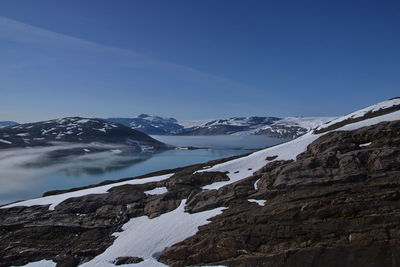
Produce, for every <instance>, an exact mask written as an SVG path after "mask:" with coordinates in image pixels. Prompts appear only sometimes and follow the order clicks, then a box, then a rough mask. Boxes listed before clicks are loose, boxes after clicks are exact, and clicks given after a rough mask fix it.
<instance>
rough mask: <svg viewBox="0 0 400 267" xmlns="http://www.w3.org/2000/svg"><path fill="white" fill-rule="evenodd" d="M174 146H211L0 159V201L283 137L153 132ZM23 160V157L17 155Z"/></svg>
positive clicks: (209, 156)
mask: <svg viewBox="0 0 400 267" xmlns="http://www.w3.org/2000/svg"><path fill="white" fill-rule="evenodd" d="M154 137H155V138H156V139H159V140H160V141H162V142H165V143H167V144H171V145H174V146H197V147H210V148H209V149H197V150H183V149H175V150H168V151H164V152H161V153H145V154H132V155H127V156H120V155H115V154H110V153H100V154H98V155H96V156H90V157H85V158H77V159H70V160H68V161H65V162H61V163H60V162H58V163H57V164H51V163H49V164H48V165H49V166H45V167H29V168H27V167H15V166H12V168H11V167H10V168H7V166H4V165H1V161H0V204H4V203H9V202H13V201H16V200H22V199H30V198H35V197H40V196H41V195H42V194H43V193H44V192H46V191H49V190H56V189H67V188H73V187H78V186H84V185H89V184H95V183H99V182H101V181H104V180H117V179H121V178H126V177H134V176H138V175H142V174H146V173H149V172H154V171H159V170H163V169H171V168H176V167H182V166H187V165H191V164H195V163H202V162H206V161H209V160H214V159H220V158H225V157H230V156H234V155H240V154H245V153H249V152H251V151H252V150H251V149H256V148H261V147H265V146H269V145H274V144H277V143H280V142H283V140H278V139H271V138H267V137H264V136H154ZM19 158H20V159H21V160H25V159H24V158H23V157H16V160H14V161H18V159H19Z"/></svg>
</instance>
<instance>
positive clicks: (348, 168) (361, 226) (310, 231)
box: [161, 121, 400, 266]
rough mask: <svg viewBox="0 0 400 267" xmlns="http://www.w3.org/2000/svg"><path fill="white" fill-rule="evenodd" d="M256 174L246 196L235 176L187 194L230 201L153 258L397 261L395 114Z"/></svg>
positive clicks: (398, 137)
mask: <svg viewBox="0 0 400 267" xmlns="http://www.w3.org/2000/svg"><path fill="white" fill-rule="evenodd" d="M255 176H257V177H256V178H260V180H259V181H258V183H257V186H258V190H257V191H254V189H250V187H249V189H248V190H247V193H248V195H247V196H246V193H245V192H244V193H243V194H239V195H237V196H235V197H232V196H233V195H235V188H237V186H238V185H236V186H234V185H228V186H225V187H223V188H220V189H219V190H218V191H215V190H214V191H205V192H202V193H199V194H197V195H196V196H194V197H193V199H192V202H194V200H195V199H200V200H201V201H198V202H195V203H193V204H192V203H191V202H189V203H188V209H189V210H190V204H192V209H193V207H198V206H200V207H204V206H207V205H210V206H213V205H212V204H213V203H214V202H219V203H220V204H221V205H226V204H227V202H228V203H229V208H228V209H227V210H225V211H224V212H223V213H222V214H221V215H218V216H216V217H215V218H213V220H212V222H211V223H210V224H207V225H204V226H202V227H200V230H199V232H198V233H197V234H196V235H194V236H192V237H190V238H188V239H186V240H184V241H182V242H180V243H178V244H175V245H174V246H172V247H170V248H167V249H166V250H165V251H164V253H163V255H162V256H161V261H163V262H165V263H167V264H169V265H171V266H185V265H202V264H204V265H205V264H213V265H216V264H221V265H226V266H398V265H399V264H400V246H399V245H400V227H399V225H400V201H399V200H400V193H399V192H400V121H395V122H384V123H380V124H378V125H375V126H370V127H365V128H361V129H358V130H355V131H351V132H332V133H329V134H327V135H325V136H322V137H320V138H319V139H318V140H316V141H315V142H313V143H312V144H311V145H310V146H309V147H308V150H307V151H306V152H304V153H302V154H300V155H299V156H298V157H297V160H296V161H273V162H271V163H269V164H267V165H266V166H265V167H264V168H262V169H261V170H259V171H257V172H256V173H255ZM250 181H254V177H250V178H247V179H244V180H242V181H240V182H238V184H243V187H242V188H247V187H246V184H248V183H249V182H250ZM224 190H226V192H224V194H223V195H224V197H226V198H231V199H230V200H229V201H227V202H226V201H224V199H223V200H221V199H219V198H218V192H220V191H221V192H222V191H224ZM244 191H246V190H244ZM206 196H208V198H207V197H206ZM210 198H211V199H212V201H210ZM247 198H249V199H251V198H254V199H263V200H266V205H265V206H260V205H258V204H257V203H251V202H248V201H245V200H246V199H247ZM199 203H200V204H199ZM201 204H202V205H201Z"/></svg>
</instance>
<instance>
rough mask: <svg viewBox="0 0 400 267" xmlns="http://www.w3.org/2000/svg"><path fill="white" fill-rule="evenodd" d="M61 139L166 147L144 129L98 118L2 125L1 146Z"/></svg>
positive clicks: (35, 144) (138, 148)
mask: <svg viewBox="0 0 400 267" xmlns="http://www.w3.org/2000/svg"><path fill="white" fill-rule="evenodd" d="M59 143H74V144H90V143H103V144H113V145H123V146H129V147H130V148H131V149H134V150H136V151H142V150H144V149H165V148H166V147H167V146H166V145H165V144H163V143H161V142H159V141H157V140H155V139H153V138H151V137H150V136H148V135H146V134H144V133H142V132H139V131H136V130H133V129H131V128H129V127H126V126H124V125H121V124H116V123H110V122H106V121H102V120H98V119H87V118H80V117H69V118H63V119H56V120H49V121H42V122H35V123H26V124H20V125H16V126H9V127H5V128H0V149H8V148H21V147H38V146H52V145H55V144H59Z"/></svg>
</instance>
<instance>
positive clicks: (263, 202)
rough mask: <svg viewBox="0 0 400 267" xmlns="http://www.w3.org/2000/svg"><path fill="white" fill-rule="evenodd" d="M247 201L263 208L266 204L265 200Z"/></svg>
mask: <svg viewBox="0 0 400 267" xmlns="http://www.w3.org/2000/svg"><path fill="white" fill-rule="evenodd" d="M247 201H249V202H254V203H257V204H258V205H260V206H265V202H266V201H265V200H258V199H248V200H247Z"/></svg>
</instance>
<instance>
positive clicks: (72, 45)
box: [0, 16, 260, 91]
mask: <svg viewBox="0 0 400 267" xmlns="http://www.w3.org/2000/svg"><path fill="white" fill-rule="evenodd" d="M0 39H3V40H7V41H12V42H19V43H25V44H33V45H39V46H42V45H43V46H49V47H53V48H54V47H58V48H61V49H69V50H79V51H85V52H89V53H107V54H111V55H115V56H120V57H123V58H130V59H131V61H130V62H129V65H130V66H131V67H135V68H142V69H145V68H156V69H159V70H162V71H166V72H171V71H172V72H174V73H175V74H176V73H181V74H182V75H183V77H186V76H188V75H190V76H192V77H193V76H194V77H196V79H198V80H200V81H204V80H206V81H208V82H214V83H220V84H224V85H225V86H226V87H220V89H221V90H232V89H233V88H236V89H237V90H252V91H260V89H258V88H254V87H252V86H248V85H246V84H242V83H240V82H237V81H234V80H230V79H227V78H223V77H220V76H218V75H214V74H210V73H206V72H203V71H200V70H197V69H194V68H190V67H187V66H184V65H180V64H176V63H171V62H166V61H160V60H156V59H152V58H150V57H147V56H145V55H142V54H139V53H136V52H133V51H131V50H127V49H122V48H115V47H110V46H106V45H102V44H98V43H95V42H91V41H87V40H84V39H80V38H76V37H73V36H69V35H65V34H61V33H57V32H53V31H49V30H46V29H43V28H39V27H36V26H32V25H29V24H25V23H22V22H19V21H16V20H12V19H9V18H6V17H2V16H0ZM30 63H31V62H30ZM21 64H22V65H24V64H23V63H21Z"/></svg>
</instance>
